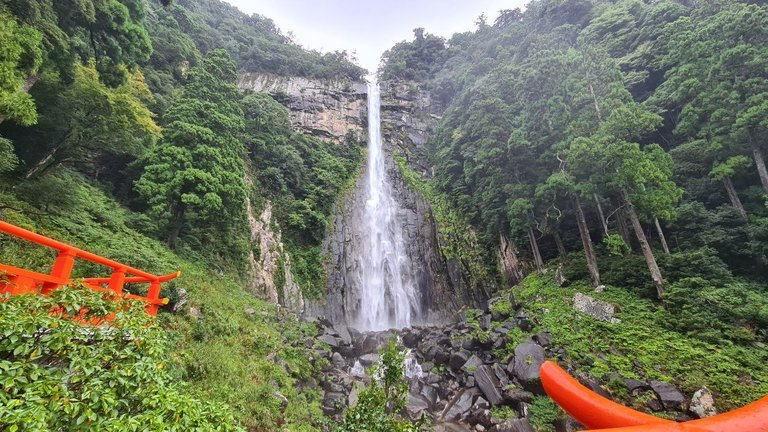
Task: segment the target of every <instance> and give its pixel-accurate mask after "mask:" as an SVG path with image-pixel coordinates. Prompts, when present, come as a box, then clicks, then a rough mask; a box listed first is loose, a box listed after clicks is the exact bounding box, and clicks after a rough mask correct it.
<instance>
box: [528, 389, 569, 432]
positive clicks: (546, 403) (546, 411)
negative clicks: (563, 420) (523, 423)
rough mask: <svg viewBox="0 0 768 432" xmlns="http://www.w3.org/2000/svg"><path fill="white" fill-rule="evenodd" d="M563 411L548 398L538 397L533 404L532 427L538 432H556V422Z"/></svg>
mask: <svg viewBox="0 0 768 432" xmlns="http://www.w3.org/2000/svg"><path fill="white" fill-rule="evenodd" d="M562 416H563V411H562V410H561V409H560V407H558V406H557V404H556V403H555V402H554V401H553V400H552V399H550V398H549V397H547V396H536V397H535V398H533V402H532V403H531V426H533V429H534V430H536V432H555V424H554V422H555V420H557V419H558V418H560V417H562Z"/></svg>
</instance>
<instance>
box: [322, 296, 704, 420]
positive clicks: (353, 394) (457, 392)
mask: <svg viewBox="0 0 768 432" xmlns="http://www.w3.org/2000/svg"><path fill="white" fill-rule="evenodd" d="M501 300H502V301H508V300H509V301H510V303H511V304H513V305H514V299H511V298H510V299H507V298H504V299H501ZM578 300H580V301H577V302H575V303H576V304H577V305H578V304H584V303H586V304H589V305H590V308H588V309H590V312H594V311H595V310H600V311H601V313H600V314H598V315H600V317H599V318H597V319H603V320H605V321H608V322H611V318H612V316H610V313H609V314H605V313H603V312H602V309H601V308H602V305H600V304H595V303H592V302H590V300H589V299H578ZM495 301H500V299H493V300H491V302H490V304H491V305H493V302H495ZM515 306H517V305H515ZM610 312H612V311H610ZM606 315H607V316H606ZM614 322H615V321H614ZM317 325H318V328H319V331H320V334H319V336H318V337H317V338H316V339H317V340H320V341H322V342H323V343H324V344H327V348H326V349H321V350H320V352H319V355H320V356H323V357H325V358H327V359H328V365H327V367H326V371H325V376H324V377H323V378H322V381H323V382H322V383H320V384H321V385H322V389H323V391H324V398H323V410H324V412H325V413H326V414H327V415H329V416H330V417H333V418H336V419H337V420H340V419H342V417H343V411H344V409H346V408H347V407H349V406H351V405H354V404H355V402H356V400H357V392H358V391H359V389H360V388H361V386H362V385H364V384H366V383H369V382H370V377H368V376H366V374H365V371H364V369H365V368H367V367H369V366H371V365H373V364H375V363H376V362H377V361H378V354H377V353H378V351H379V349H380V348H381V347H382V346H384V345H385V344H386V343H388V341H389V339H390V338H392V337H399V338H400V340H401V342H402V344H403V346H404V347H405V348H406V349H408V350H410V353H409V357H410V358H412V359H413V360H414V361H415V362H417V366H418V367H417V368H416V369H414V368H409V370H411V371H412V372H411V373H410V374H409V376H410V377H409V380H410V384H411V388H410V394H409V398H408V406H407V408H406V410H405V412H404V413H403V414H404V415H406V416H408V417H410V418H411V419H414V420H416V419H418V418H421V417H422V416H425V417H427V418H429V419H430V421H431V422H432V424H433V425H435V428H436V430H442V431H489V432H513V431H520V432H527V431H533V428H532V426H531V424H530V421H529V419H530V404H531V403H532V401H533V400H534V397H536V396H538V395H544V390H543V388H542V385H541V378H540V375H539V368H540V367H541V365H542V363H543V362H544V361H545V359H547V358H556V359H560V360H565V359H567V361H561V363H564V364H565V365H566V367H567V364H568V363H571V364H577V360H574V359H572V358H570V357H569V356H568V355H567V353H566V352H565V350H563V349H557V348H555V347H552V346H551V345H550V338H549V334H548V332H547V331H542V332H539V333H537V334H532V333H531V331H532V330H533V329H534V327H535V326H536V323H535V322H533V319H532V318H531V316H530V315H529V314H528V313H526V312H525V310H524V309H523V308H520V307H513V308H493V307H490V308H489V309H488V310H486V311H485V312H484V313H482V314H480V315H479V316H477V317H476V319H474V320H473V321H472V322H471V323H470V322H466V320H465V321H464V322H459V323H456V324H452V325H447V326H442V327H413V328H408V329H404V330H401V331H398V332H396V331H388V332H378V333H361V332H358V331H355V330H354V329H351V328H346V327H344V328H339V326H337V327H334V326H333V325H332V324H331V323H330V322H327V321H324V320H319V321H318V322H317ZM516 328H519V329H520V330H522V332H520V331H514V332H512V330H514V329H516ZM520 334H524V335H526V336H525V337H524V338H523V340H512V338H513V337H517V338H519V337H520ZM514 335H517V336H514ZM511 347H514V349H512V348H511ZM413 370H416V372H415V373H414V372H413ZM577 378H578V379H580V380H581V381H582V383H584V384H585V385H587V386H588V387H590V388H591V389H593V390H594V391H597V392H599V393H601V394H603V395H604V396H607V397H610V396H611V395H610V394H609V393H608V392H607V391H605V390H604V389H603V388H602V387H601V386H600V383H599V382H597V381H596V380H594V379H591V378H590V377H585V376H577ZM613 379H619V380H622V379H621V377H618V376H615V377H613ZM622 381H623V382H624V383H625V385H626V386H627V390H628V394H630V395H633V396H636V397H637V400H642V401H644V403H645V404H646V405H645V406H646V407H647V411H666V412H667V413H671V414H676V416H677V418H678V419H680V420H686V419H689V418H690V416H689V414H693V415H694V416H699V417H700V416H706V415H712V413H713V412H714V405H713V402H712V396H711V393H709V392H708V391H707V390H706V389H702V390H701V391H700V392H697V393H696V395H695V397H694V402H693V403H691V402H690V401H689V399H687V398H686V397H685V396H684V395H683V394H682V393H681V392H680V391H679V390H678V389H677V388H676V387H675V386H674V385H673V384H670V383H666V382H660V381H647V382H646V381H637V380H630V379H624V380H622ZM491 407H506V408H507V409H504V410H496V411H494V412H504V413H505V414H506V415H505V418H497V417H495V416H494V415H493V413H492V411H491ZM689 408H690V411H688V410H689ZM687 413H689V414H687ZM556 426H557V429H558V430H562V431H570V430H579V427H578V424H576V423H575V422H574V421H573V420H570V419H562V420H559V421H558V422H556Z"/></svg>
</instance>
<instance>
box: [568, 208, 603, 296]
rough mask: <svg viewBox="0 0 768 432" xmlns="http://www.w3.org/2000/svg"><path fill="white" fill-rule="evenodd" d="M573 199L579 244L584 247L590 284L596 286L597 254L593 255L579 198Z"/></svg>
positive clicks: (597, 282)
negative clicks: (579, 238)
mask: <svg viewBox="0 0 768 432" xmlns="http://www.w3.org/2000/svg"><path fill="white" fill-rule="evenodd" d="M573 201H574V203H573V204H574V207H575V208H576V225H578V226H579V235H580V236H581V244H582V246H583V247H584V255H585V256H586V258H587V269H588V270H589V277H590V279H592V285H594V286H595V287H598V286H600V270H599V269H598V267H597V255H595V248H594V246H593V245H592V237H591V236H590V235H589V227H588V226H587V219H586V218H585V217H584V210H583V209H582V208H581V201H580V200H579V198H578V197H576V198H574V200H573Z"/></svg>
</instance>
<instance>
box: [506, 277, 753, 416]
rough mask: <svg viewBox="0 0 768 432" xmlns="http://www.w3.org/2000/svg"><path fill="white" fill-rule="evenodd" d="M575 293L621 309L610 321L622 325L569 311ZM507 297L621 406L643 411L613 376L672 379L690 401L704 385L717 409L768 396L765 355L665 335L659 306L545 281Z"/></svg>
mask: <svg viewBox="0 0 768 432" xmlns="http://www.w3.org/2000/svg"><path fill="white" fill-rule="evenodd" d="M576 292H582V293H585V294H587V295H590V296H592V297H595V298H598V299H601V300H604V301H608V302H611V303H613V304H616V305H619V306H620V311H619V312H618V313H617V314H616V317H617V318H619V319H620V320H621V323H619V324H608V323H604V322H600V321H597V320H595V319H593V318H592V317H590V316H588V315H585V314H583V313H580V312H577V311H575V310H574V309H573V307H572V305H571V299H572V297H573V295H574V294H575V293H576ZM512 293H513V294H514V296H515V298H516V300H517V301H518V302H519V303H520V304H522V305H523V307H524V308H525V310H526V311H528V312H529V313H530V314H531V315H532V317H533V321H534V322H535V323H536V325H535V328H534V329H533V330H532V331H531V332H530V333H531V334H537V333H538V332H540V331H541V330H544V329H547V330H549V331H550V338H551V341H552V346H553V348H554V349H558V348H564V349H565V350H566V351H567V353H568V354H567V356H566V358H565V359H556V360H557V361H560V362H565V363H570V364H572V365H574V366H576V369H577V371H578V372H585V373H588V374H590V375H592V376H594V377H596V378H599V379H600V380H601V382H603V383H604V384H605V383H607V385H606V386H607V388H608V390H609V391H611V393H612V394H613V396H614V397H615V398H617V399H618V400H621V401H623V402H624V403H626V404H629V405H632V404H636V405H637V406H638V407H642V406H643V404H642V401H640V400H637V399H634V398H631V397H630V396H629V395H628V394H627V391H626V387H625V386H624V384H623V383H620V382H617V381H614V382H610V375H611V374H613V373H618V374H619V375H620V376H621V377H622V378H633V379H641V380H645V379H657V380H664V381H671V382H674V383H675V384H677V385H678V386H679V387H680V388H681V389H682V390H683V392H684V393H685V394H686V395H688V396H689V397H690V396H691V395H692V394H693V392H695V391H696V390H698V389H699V388H701V387H702V386H706V387H707V388H709V389H710V390H711V391H712V392H713V393H714V395H715V402H716V404H717V406H718V409H720V410H721V411H724V410H730V409H733V408H736V407H739V406H742V405H745V404H748V403H750V402H752V401H754V400H756V399H759V398H761V397H763V396H765V395H766V394H768V351H766V350H765V349H762V348H759V347H757V346H754V347H753V346H747V345H736V344H728V343H725V342H724V343H723V344H721V345H713V344H709V343H706V342H702V341H700V340H698V339H694V338H691V337H688V336H685V335H683V334H680V333H678V332H675V331H671V330H669V329H667V328H666V327H665V325H664V324H665V322H667V321H668V320H670V319H673V318H672V317H671V316H670V315H669V314H668V313H667V312H666V311H665V310H664V309H663V308H662V307H660V305H658V304H656V303H654V302H651V301H649V300H641V299H638V298H637V297H636V296H635V295H634V294H632V293H630V292H628V291H626V290H623V289H620V288H615V287H611V286H609V287H607V289H606V291H605V292H603V293H595V292H594V291H593V290H592V289H591V288H590V287H589V286H587V285H586V284H582V283H576V284H574V285H572V286H570V287H568V288H558V287H557V286H556V285H555V284H554V281H553V277H552V276H551V275H544V276H541V275H533V276H529V277H528V278H527V279H526V280H525V281H524V282H523V283H522V284H521V285H520V286H518V287H515V288H513V289H512ZM525 336H527V335H522V337H525ZM510 345H512V344H510ZM509 349H512V350H514V347H513V346H510V347H509ZM588 365H589V366H588Z"/></svg>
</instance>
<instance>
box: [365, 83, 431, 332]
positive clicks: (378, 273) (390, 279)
mask: <svg viewBox="0 0 768 432" xmlns="http://www.w3.org/2000/svg"><path fill="white" fill-rule="evenodd" d="M367 174H368V175H367V178H366V186H367V191H366V193H367V196H366V203H365V209H364V214H363V221H362V222H363V227H362V228H363V232H362V234H363V235H362V242H363V245H362V248H361V253H362V256H361V257H360V264H361V266H360V274H359V281H358V283H359V289H360V293H359V294H360V297H359V298H360V308H359V310H358V316H357V317H356V320H355V321H356V325H357V326H358V327H359V328H360V330H385V329H389V328H403V327H409V326H410V325H412V323H414V322H417V321H418V320H420V319H421V317H420V301H419V300H420V299H419V296H418V294H417V293H416V289H415V284H414V280H413V279H414V278H413V272H412V269H411V263H410V261H409V260H408V258H407V256H405V253H404V251H405V246H404V243H403V229H402V226H401V225H400V223H399V219H398V211H399V206H398V203H397V201H395V199H394V198H393V196H392V184H391V181H390V179H389V176H388V174H387V166H386V160H385V155H384V149H383V143H382V138H381V95H380V90H379V85H378V83H376V82H375V81H373V82H371V83H369V84H368V161H367Z"/></svg>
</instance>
